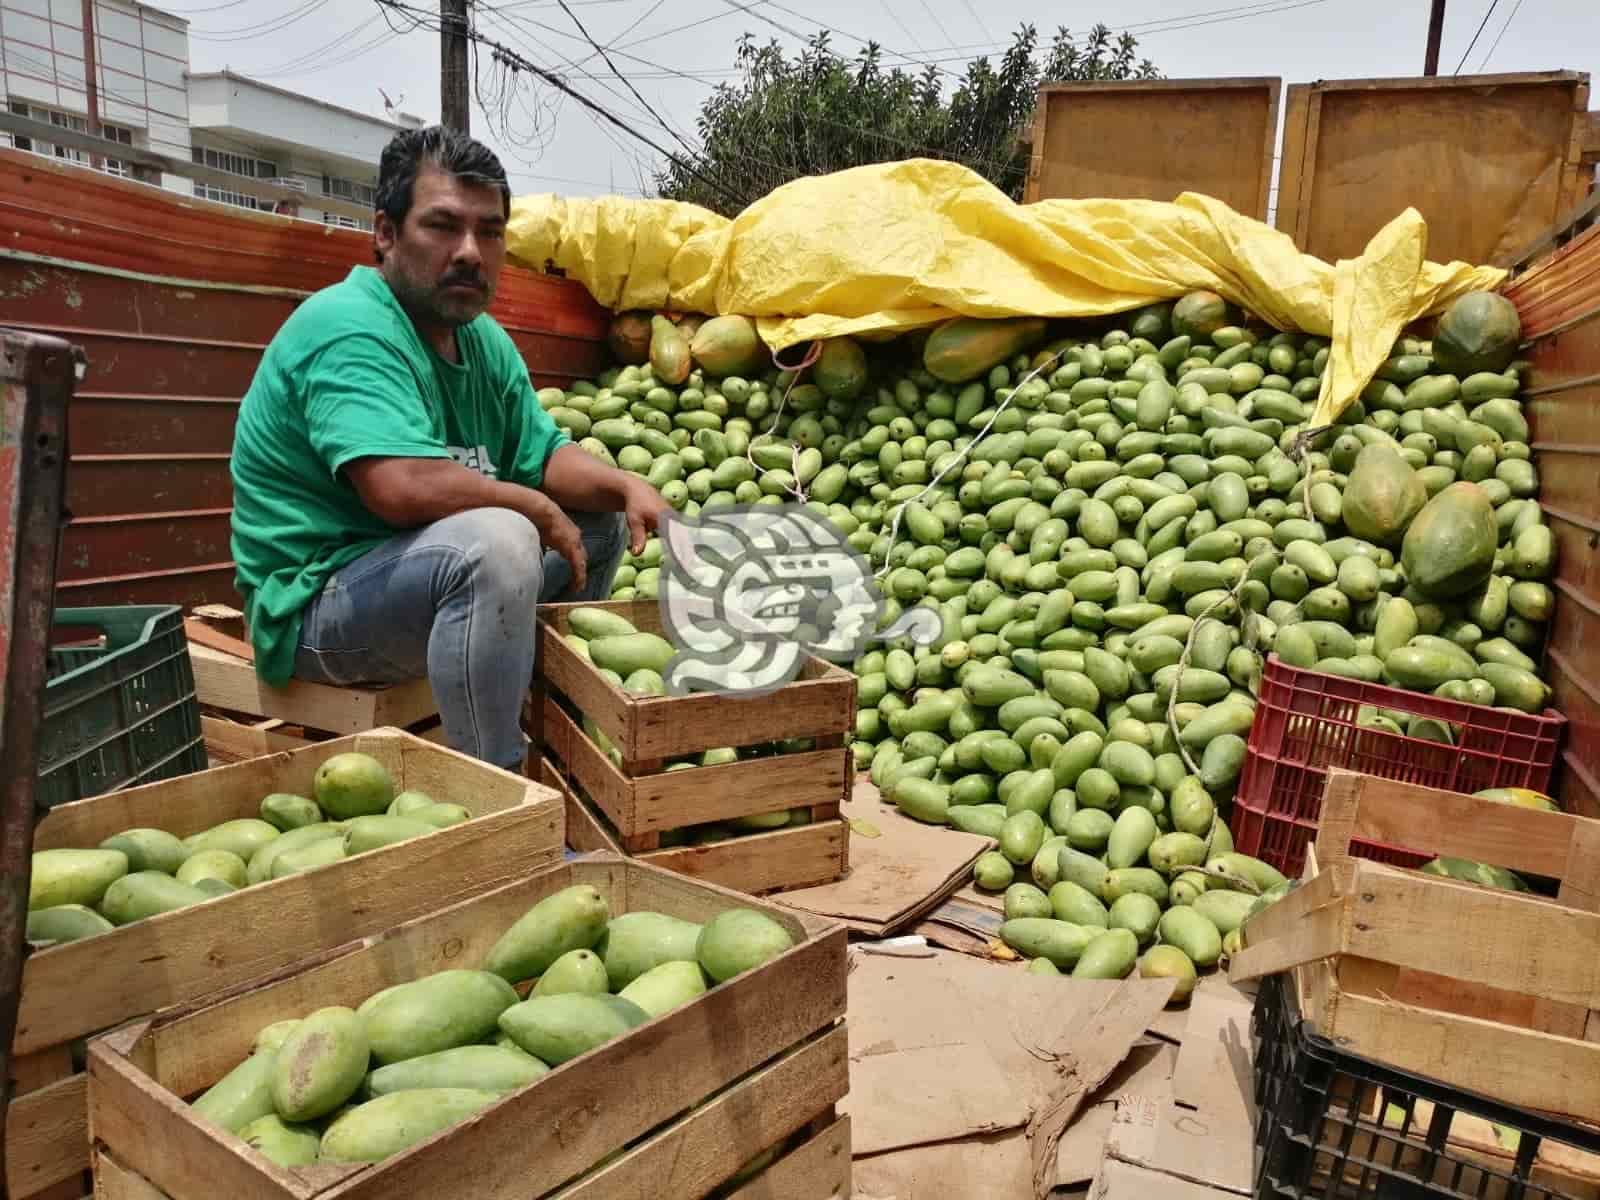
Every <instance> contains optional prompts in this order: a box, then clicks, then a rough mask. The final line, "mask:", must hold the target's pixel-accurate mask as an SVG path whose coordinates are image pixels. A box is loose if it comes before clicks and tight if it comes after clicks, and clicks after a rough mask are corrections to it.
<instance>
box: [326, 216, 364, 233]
mask: <svg viewBox="0 0 1600 1200" xmlns="http://www.w3.org/2000/svg"><path fill="white" fill-rule="evenodd" d="M322 223H323V224H324V225H334V226H337V227H338V228H340V229H362V230H368V229H371V228H372V226H371V225H368V224H367V223H366V222H365V221H358V220H356V219H355V218H354V217H343V216H340V215H339V214H338V213H330V212H325V213H323V214H322Z"/></svg>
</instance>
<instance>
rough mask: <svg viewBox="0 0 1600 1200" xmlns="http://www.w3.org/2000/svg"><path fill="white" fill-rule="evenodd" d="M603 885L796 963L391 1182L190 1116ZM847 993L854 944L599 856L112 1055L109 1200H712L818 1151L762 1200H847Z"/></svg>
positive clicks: (431, 1146) (475, 1130)
mask: <svg viewBox="0 0 1600 1200" xmlns="http://www.w3.org/2000/svg"><path fill="white" fill-rule="evenodd" d="M584 883H588V884H593V885H594V886H596V887H598V888H599V889H600V890H601V892H602V894H604V895H605V896H606V897H607V899H608V901H609V903H610V906H611V911H612V913H613V914H614V915H615V914H618V913H622V912H628V911H639V910H651V911H658V912H666V913H670V914H672V915H675V916H678V917H681V918H684V919H687V920H693V921H705V920H708V919H709V918H710V917H711V916H713V915H715V914H716V913H718V912H720V911H723V910H725V909H728V908H732V907H739V906H743V907H755V908H758V909H760V910H761V911H763V912H766V913H767V914H768V915H769V916H771V917H773V918H774V919H775V920H777V921H779V922H781V923H782V924H783V925H784V926H785V928H787V929H788V930H789V932H790V933H791V935H792V936H793V937H794V938H795V940H796V942H795V945H794V947H793V948H792V949H790V950H789V951H787V952H785V953H784V954H782V955H780V956H779V957H777V958H775V959H773V960H771V961H770V962H767V963H765V964H763V965H762V966H760V967H758V968H756V969H754V970H752V971H748V972H746V973H744V974H743V975H740V976H738V977H736V978H734V979H732V980H729V981H728V982H726V983H724V984H721V985H719V986H717V987H714V988H712V989H710V990H709V991H708V992H706V993H705V994H704V995H702V996H699V997H697V998H696V999H694V1000H693V1001H691V1002H689V1003H688V1004H685V1005H683V1006H682V1007H680V1008H678V1009H675V1010H673V1011H672V1012H669V1013H667V1014H665V1015H663V1016H661V1017H658V1018H656V1019H654V1020H652V1021H650V1022H649V1023H648V1024H646V1025H643V1026H640V1027H639V1028H637V1029H635V1030H632V1031H630V1032H628V1033H627V1034H624V1035H623V1036H621V1037H619V1038H616V1039H614V1040H612V1041H610V1042H608V1043H606V1044H605V1045H602V1046H600V1047H597V1048H596V1049H594V1050H591V1051H590V1052H588V1053H587V1054H584V1055H582V1056H580V1057H578V1058H575V1059H573V1060H571V1061H570V1062H567V1063H564V1064H562V1065H561V1066H560V1067H558V1068H556V1069H555V1070H553V1071H551V1072H550V1073H549V1074H548V1075H545V1076H543V1077H541V1078H540V1079H538V1080H537V1081H535V1082H534V1083H532V1084H530V1085H528V1086H526V1087H524V1088H522V1089H520V1090H519V1091H517V1092H514V1093H511V1094H509V1095H507V1096H505V1097H504V1098H502V1099H501V1100H500V1101H499V1102H498V1103H496V1104H494V1105H492V1106H491V1107H489V1108H487V1109H485V1110H483V1111H482V1112H480V1113H479V1114H477V1115H476V1116H474V1117H473V1118H472V1119H470V1120H468V1121H466V1122H464V1123H461V1124H458V1125H456V1126H454V1127H452V1128H450V1129H447V1130H444V1131H443V1132H441V1133H439V1134H437V1135H435V1136H434V1137H432V1138H430V1139H428V1140H427V1141H425V1142H422V1143H419V1144H417V1145H415V1146H413V1147H411V1148H410V1149H409V1150H406V1151H404V1152H403V1153H401V1154H398V1155H395V1156H394V1157H392V1158H390V1159H388V1160H386V1161H385V1162H383V1163H380V1164H377V1165H372V1166H354V1165H340V1164H332V1163H327V1164H318V1165H316V1166H312V1167H308V1168H303V1169H285V1168H282V1167H278V1166H276V1165H275V1164H273V1163H272V1162H271V1161H270V1160H268V1159H266V1158H265V1157H263V1156H261V1155H260V1154H258V1153H257V1152H256V1151H255V1150H253V1149H252V1148H251V1147H249V1146H248V1145H246V1144H245V1143H244V1142H243V1141H242V1140H240V1139H239V1138H237V1137H233V1136H231V1135H229V1134H226V1133H224V1132H223V1131H222V1130H220V1129H218V1128H217V1127H216V1126H214V1125H212V1124H210V1123H209V1122H207V1121H204V1120H202V1119H200V1118H198V1117H196V1116H195V1115H194V1113H193V1110H192V1109H191V1108H190V1107H189V1105H188V1104H187V1103H185V1101H186V1100H188V1099H190V1098H192V1097H193V1096H195V1095H197V1094H198V1093H200V1092H201V1091H203V1090H204V1089H205V1088H207V1087H209V1086H210V1085H211V1084H212V1083H214V1082H215V1081H216V1080H218V1079H220V1078H221V1077H222V1076H223V1075H224V1074H225V1073H226V1072H227V1071H229V1070H230V1069H231V1068H232V1067H233V1066H234V1065H235V1064H236V1063H237V1062H239V1061H240V1060H241V1059H242V1058H243V1057H245V1055H247V1054H248V1053H249V1052H250V1049H251V1045H252V1041H253V1039H254V1037H255V1034H256V1032H257V1031H258V1030H259V1029H261V1028H262V1027H263V1026H265V1025H267V1024H269V1023H271V1022H273V1021H275V1020H279V1019H286V1018H289V1017H297V1016H301V1015H304V1014H305V1013H306V1012H309V1011H311V1010H313V1009H316V1008H320V1007H323V1006H326V1005H334V1004H338V1005H346V1006H349V1007H355V1006H357V1005H358V1004H360V1003H361V1001H362V1000H364V999H366V998H367V997H368V996H370V995H371V994H373V993H374V992H376V991H378V990H379V989H381V988H384V987H387V986H390V985H391V984H396V983H401V982H405V981H407V980H411V979H415V978H418V977H420V976H422V975H426V974H428V973H430V972H433V971H438V970H443V969H446V968H459V967H464V966H473V965H476V964H478V963H481V962H482V961H483V958H484V955H485V954H486V953H487V952H488V950H489V948H490V947H491V946H492V945H493V944H494V942H495V941H496V940H497V939H498V938H499V936H500V935H501V933H502V932H504V930H505V929H507V928H508V927H509V926H510V925H511V924H512V923H513V922H514V921H515V920H516V919H517V918H518V917H520V916H522V914H523V913H525V912H526V911H527V910H528V909H529V908H530V907H531V906H532V905H533V904H535V903H536V902H537V901H539V900H540V899H542V898H544V897H545V896H548V895H551V894H553V893H554V892H556V891H559V890H560V889H562V888H565V887H569V886H571V885H573V884H584ZM846 975H847V962H846V944H845V931H844V929H843V927H842V926H839V925H837V924H835V923H833V922H829V921H825V920H822V919H819V918H813V917H809V916H806V915H804V914H797V913H793V912H789V911H787V910H784V909H781V908H777V907H775V906H769V905H765V904H763V903H762V902H760V901H753V900H751V899H750V898H749V897H747V896H742V895H739V894H738V893H735V892H732V891H728V890H726V889H722V888H716V887H712V886H709V885H706V884H703V883H697V882H694V881H692V880H687V879H683V878H681V877H679V876H676V875H673V874H671V873H670V872H666V871H661V870H657V869H655V868H652V867H647V866H644V865H642V864H639V863H637V862H634V861H631V860H628V859H625V858H619V857H616V856H611V855H590V856H585V857H583V858H579V859H576V860H573V861H571V862H568V863H564V864H561V865H559V866H556V867H552V868H549V869H547V870H545V871H541V872H539V873H537V874H535V875H532V876H529V877H527V878H524V879H522V880H520V881H519V882H516V883H513V884H510V885H508V886H506V887H503V888H500V889H498V890H496V891H494V892H490V893H486V894H484V895H480V896H477V897H475V898H473V899H471V900H467V901H464V902H462V903H460V904H457V905H454V906H452V907H450V908H448V909H444V910H442V911H438V912H434V913H432V914H430V915H428V916H425V917H420V918H418V919H416V920H413V921H410V922H408V923H407V924H404V925H401V926H399V927H397V928H395V929H392V930H390V931H389V932H387V933H385V934H383V935H380V936H376V937H373V938H369V939H368V940H367V941H365V942H364V943H362V944H361V945H359V946H357V947H353V948H351V949H349V950H348V951H347V952H346V953H344V954H341V955H338V956H335V957H332V958H329V959H327V960H325V961H323V962H320V963H317V964H315V965H313V966H311V967H310V968H308V969H306V970H304V971H300V972H296V973H292V974H285V975H282V976H280V977H278V978H276V979H273V980H270V981H266V982H264V983H262V984H260V985H258V986H252V987H247V988H241V989H238V990H237V991H235V992H234V993H232V994H230V995H228V996H225V997H221V998H218V999H215V1000H213V1001H210V1002H206V1003H198V1004H194V1005H190V1006H188V1007H186V1008H183V1009H176V1010H172V1011H170V1012H166V1013H162V1014H158V1015H157V1016H156V1017H154V1018H152V1019H150V1020H148V1021H145V1022H141V1023H139V1024H136V1025H130V1026H128V1027H127V1028H124V1029H121V1030H118V1031H116V1032H114V1033H111V1034H108V1035H106V1036H104V1037H101V1038H97V1039H96V1040H95V1041H94V1042H93V1043H92V1044H91V1046H90V1052H89V1073H90V1087H89V1105H90V1118H89V1119H90V1126H91V1131H92V1133H93V1136H94V1141H95V1144H96V1148H97V1155H98V1161H97V1166H96V1173H97V1189H98V1190H97V1194H98V1195H100V1196H102V1197H106V1198H108V1200H135V1198H137V1200H151V1198H153V1197H157V1196H166V1197H170V1198H171V1200H210V1198H211V1197H213V1196H219V1195H220V1196H230V1197H231V1196H240V1197H243V1196H250V1197H256V1198H258V1200H264V1198H267V1197H274V1198H281V1200H334V1198H335V1197H337V1198H338V1200H380V1198H381V1200H392V1198H394V1197H400V1196H416V1197H424V1196H425V1197H427V1198H428V1200H451V1198H453V1197H461V1198H462V1200H466V1198H468V1197H470V1198H471V1200H513V1198H515V1200H535V1198H538V1197H549V1198H551V1200H556V1198H558V1197H559V1198H560V1200H611V1198H614V1197H617V1196H625V1195H641V1196H642V1195H659V1196H663V1197H667V1196H670V1197H672V1198H673V1200H698V1198H700V1197H703V1196H706V1195H708V1194H709V1193H711V1192H712V1191H713V1190H715V1189H716V1188H718V1187H719V1186H721V1185H722V1184H723V1183H725V1182H727V1181H728V1180H729V1179H730V1178H731V1177H732V1176H733V1175H734V1174H735V1173H736V1172H737V1171H738V1170H739V1169H740V1167H741V1166H742V1165H743V1164H745V1163H746V1162H748V1161H749V1160H750V1159H752V1158H754V1157H755V1156H756V1155H757V1154H759V1153H761V1152H762V1151H764V1150H766V1149H767V1148H769V1147H771V1146H774V1145H777V1144H779V1143H782V1142H785V1141H786V1140H787V1139H789V1138H791V1137H792V1136H794V1135H796V1134H801V1133H802V1132H804V1133H805V1134H807V1135H809V1136H807V1138H806V1140H805V1141H804V1143H803V1144H801V1145H800V1146H798V1147H797V1148H795V1149H792V1150H790V1151H789V1152H788V1154H787V1155H786V1157H784V1158H781V1159H779V1160H778V1161H777V1162H776V1163H774V1164H773V1167H770V1168H769V1170H774V1169H776V1170H779V1171H780V1175H779V1177H778V1178H779V1179H781V1180H787V1181H788V1183H789V1186H788V1189H787V1190H777V1189H773V1190H768V1189H766V1188H761V1187H753V1188H750V1189H749V1194H750V1195H752V1196H753V1195H757V1194H759V1195H762V1196H779V1195H781V1196H784V1197H791V1196H792V1197H795V1198H797V1200H799V1198H802V1197H803V1198H811V1197H815V1198H816V1200H823V1198H824V1197H834V1196H838V1197H843V1196H845V1195H848V1172H849V1149H848V1136H847V1126H845V1125H843V1123H842V1122H838V1121H837V1120H836V1118H835V1116H834V1105H835V1104H836V1103H837V1102H838V1101H839V1100H840V1099H842V1098H843V1096H844V1094H845V1093H846V1091H848V1089H849V1064H848V1054H847V1045H846V1037H847V1035H846V1030H845V1024H844V1015H845V990H846ZM619 1152H620V1157H618V1155H619ZM758 1178H759V1177H758ZM152 1189H153V1190H152ZM744 1194H746V1193H744V1192H736V1193H735V1195H744Z"/></svg>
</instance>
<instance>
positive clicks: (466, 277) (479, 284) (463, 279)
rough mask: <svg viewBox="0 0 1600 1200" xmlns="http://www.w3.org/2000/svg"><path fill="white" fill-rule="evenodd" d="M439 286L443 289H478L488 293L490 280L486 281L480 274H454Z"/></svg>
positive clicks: (446, 277) (448, 276)
mask: <svg viewBox="0 0 1600 1200" xmlns="http://www.w3.org/2000/svg"><path fill="white" fill-rule="evenodd" d="M439 286H440V287H441V288H447V287H470V288H476V289H477V290H478V291H480V292H486V291H488V290H489V282H488V280H486V279H484V277H483V276H482V275H478V274H459V273H452V274H449V275H446V276H445V277H444V278H443V279H441V280H440V281H439Z"/></svg>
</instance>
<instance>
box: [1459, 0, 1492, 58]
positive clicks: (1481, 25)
mask: <svg viewBox="0 0 1600 1200" xmlns="http://www.w3.org/2000/svg"><path fill="white" fill-rule="evenodd" d="M1499 7H1500V0H1489V8H1488V10H1487V11H1486V12H1485V13H1484V14H1483V20H1481V21H1479V22H1478V32H1477V33H1475V34H1473V35H1472V40H1471V41H1470V42H1468V43H1467V48H1466V50H1464V51H1463V52H1462V54H1461V61H1460V62H1458V63H1457V64H1456V69H1455V71H1454V74H1456V75H1459V74H1461V68H1462V67H1464V66H1466V65H1467V56H1468V55H1469V54H1471V53H1472V48H1473V47H1474V46H1476V45H1477V44H1478V39H1479V38H1480V37H1482V36H1483V31H1484V28H1485V27H1486V26H1487V25H1488V24H1489V18H1490V17H1492V16H1494V10H1495V9H1497V8H1499Z"/></svg>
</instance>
